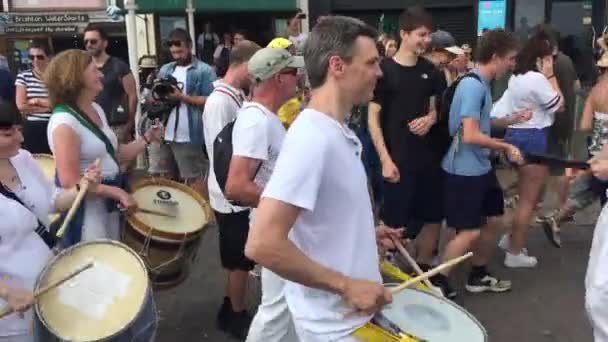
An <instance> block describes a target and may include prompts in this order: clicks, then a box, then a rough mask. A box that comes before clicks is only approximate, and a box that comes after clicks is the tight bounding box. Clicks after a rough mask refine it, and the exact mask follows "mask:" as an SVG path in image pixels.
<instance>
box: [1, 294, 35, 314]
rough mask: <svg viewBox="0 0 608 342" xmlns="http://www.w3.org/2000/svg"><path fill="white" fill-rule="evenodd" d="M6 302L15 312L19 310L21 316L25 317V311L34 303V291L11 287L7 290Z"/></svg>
mask: <svg viewBox="0 0 608 342" xmlns="http://www.w3.org/2000/svg"><path fill="white" fill-rule="evenodd" d="M6 302H7V303H8V306H9V307H10V308H11V309H12V310H13V311H14V312H18V313H19V316H20V317H21V318H23V313H25V312H26V311H27V310H29V309H30V307H31V306H32V305H33V304H34V293H33V292H32V291H30V290H26V289H20V288H15V287H9V288H7V292H6Z"/></svg>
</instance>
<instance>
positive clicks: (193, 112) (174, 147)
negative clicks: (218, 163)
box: [149, 28, 217, 197]
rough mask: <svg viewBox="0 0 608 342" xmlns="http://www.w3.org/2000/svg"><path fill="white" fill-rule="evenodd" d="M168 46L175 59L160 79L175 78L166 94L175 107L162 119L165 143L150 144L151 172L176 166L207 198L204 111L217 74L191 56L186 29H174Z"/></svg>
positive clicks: (167, 65) (190, 45)
mask: <svg viewBox="0 0 608 342" xmlns="http://www.w3.org/2000/svg"><path fill="white" fill-rule="evenodd" d="M167 45H168V47H169V51H170V52H171V57H172V58H173V59H174V62H171V63H168V64H165V65H163V66H162V67H161V69H160V71H159V74H158V79H159V80H160V81H161V82H163V80H171V78H175V81H176V82H175V81H173V83H172V85H171V87H172V91H171V92H170V93H169V94H167V97H166V99H167V100H169V101H171V102H174V103H175V106H174V107H173V109H172V110H171V112H170V114H169V115H168V117H166V118H163V119H162V121H164V122H165V121H166V124H165V127H166V130H165V136H164V139H165V144H153V145H151V146H150V149H149V153H150V168H149V172H150V173H151V174H172V173H173V171H174V170H175V166H176V167H177V171H179V176H180V177H181V178H182V179H183V180H184V182H185V183H186V184H187V185H189V186H191V187H192V188H193V189H194V190H196V191H198V192H199V193H201V194H203V195H204V196H205V197H206V196H207V190H206V188H207V186H206V181H205V180H204V176H205V175H206V169H207V161H206V160H205V159H206V158H205V156H204V154H203V146H204V140H203V121H202V113H203V107H204V105H205V101H206V100H207V96H209V94H210V93H211V92H212V91H213V82H214V81H215V80H216V78H217V77H216V75H215V72H214V71H213V69H212V68H211V67H210V66H209V65H207V64H205V63H204V62H202V61H200V60H198V59H197V58H196V57H194V56H193V55H192V39H191V38H190V36H189V35H188V33H187V32H186V31H185V30H184V29H179V28H178V29H175V30H173V31H172V32H171V33H170V34H169V39H168V41H167ZM157 81H158V80H157ZM169 83H171V82H169ZM153 92H154V91H153ZM161 95H162V94H161Z"/></svg>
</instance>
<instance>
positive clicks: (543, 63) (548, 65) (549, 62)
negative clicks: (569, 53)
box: [537, 55, 555, 78]
mask: <svg viewBox="0 0 608 342" xmlns="http://www.w3.org/2000/svg"><path fill="white" fill-rule="evenodd" d="M537 67H538V71H540V72H541V73H542V74H543V75H545V77H546V78H549V77H555V71H554V70H553V56H552V55H549V56H545V57H543V58H542V59H541V60H540V63H539V65H537Z"/></svg>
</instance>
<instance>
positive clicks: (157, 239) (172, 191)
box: [122, 177, 213, 289]
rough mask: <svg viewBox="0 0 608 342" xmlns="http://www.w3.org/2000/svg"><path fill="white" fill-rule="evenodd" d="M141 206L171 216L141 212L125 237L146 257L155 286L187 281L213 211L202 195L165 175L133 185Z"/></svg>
mask: <svg viewBox="0 0 608 342" xmlns="http://www.w3.org/2000/svg"><path fill="white" fill-rule="evenodd" d="M133 197H134V198H135V201H136V202H137V205H138V206H139V208H142V209H147V210H153V211H157V212H161V213H166V214H168V215H170V216H171V217H168V216H159V215H155V214H150V213H145V212H142V211H138V212H136V213H135V214H132V215H130V216H129V217H128V219H127V224H126V227H125V229H123V234H122V235H123V236H122V240H123V242H124V243H126V244H127V245H128V246H130V247H131V248H133V249H134V250H135V251H136V252H137V253H138V254H139V255H140V256H141V257H142V259H143V260H144V262H145V263H146V266H147V267H148V271H149V274H150V279H151V280H152V283H153V285H154V286H155V288H159V289H163V288H171V287H174V286H177V285H179V284H180V283H181V282H183V281H184V280H185V279H186V278H187V276H188V274H189V272H190V265H191V264H192V263H193V262H194V260H195V258H196V252H197V250H198V247H199V245H200V242H201V237H202V236H203V233H204V232H205V230H206V227H207V224H208V223H209V222H210V221H212V220H213V214H212V212H211V209H210V207H209V205H208V204H207V202H206V201H205V200H204V199H203V197H202V196H201V195H199V194H198V193H196V192H195V191H194V190H192V189H191V188H189V187H188V186H186V185H184V184H180V183H177V182H174V181H170V180H167V179H163V178H155V177H149V178H144V179H142V180H140V181H139V182H137V183H136V184H135V185H134V186H133Z"/></svg>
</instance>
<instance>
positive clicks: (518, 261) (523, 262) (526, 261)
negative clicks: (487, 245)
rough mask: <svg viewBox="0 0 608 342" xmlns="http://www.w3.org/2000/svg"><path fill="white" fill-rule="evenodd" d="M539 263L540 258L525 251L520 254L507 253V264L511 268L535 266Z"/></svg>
mask: <svg viewBox="0 0 608 342" xmlns="http://www.w3.org/2000/svg"><path fill="white" fill-rule="evenodd" d="M537 264H538V260H537V259H536V258H535V257H533V256H529V255H527V254H526V253H524V252H523V251H522V252H520V253H519V254H517V255H515V254H511V253H509V252H506V253H505V266H506V267H510V268H534V267H536V265H537Z"/></svg>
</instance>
